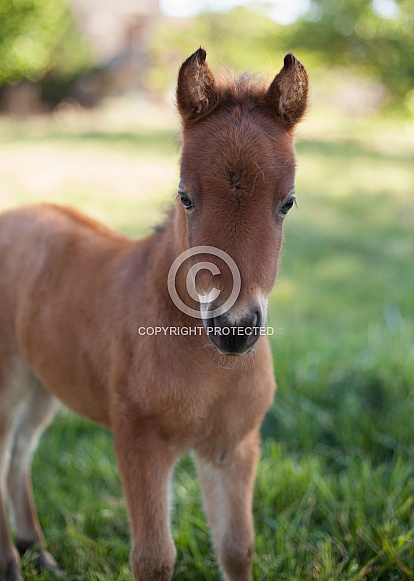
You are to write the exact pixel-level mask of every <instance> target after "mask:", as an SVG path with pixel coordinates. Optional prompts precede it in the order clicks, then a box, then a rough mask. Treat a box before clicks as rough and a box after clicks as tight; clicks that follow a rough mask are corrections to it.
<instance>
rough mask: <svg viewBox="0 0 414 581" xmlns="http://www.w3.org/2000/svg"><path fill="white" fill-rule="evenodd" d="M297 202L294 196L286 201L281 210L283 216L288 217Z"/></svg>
mask: <svg viewBox="0 0 414 581" xmlns="http://www.w3.org/2000/svg"><path fill="white" fill-rule="evenodd" d="M295 201H296V196H293V195H292V196H290V198H288V199H287V200H286V202H285V203H284V204H283V206H281V208H280V210H279V211H280V212H281V213H282V214H285V215H286V214H287V213H288V212H289V210H290V209H291V208H292V206H293V204H294V203H295Z"/></svg>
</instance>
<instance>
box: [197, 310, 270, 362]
mask: <svg viewBox="0 0 414 581" xmlns="http://www.w3.org/2000/svg"><path fill="white" fill-rule="evenodd" d="M204 325H205V328H206V332H207V335H208V336H209V338H210V339H211V341H212V343H213V344H214V345H215V346H216V347H217V349H218V350H219V351H220V352H221V353H226V354H228V355H243V354H244V353H247V352H248V351H250V349H251V348H252V347H253V345H254V344H255V343H256V341H257V339H258V338H259V337H260V330H261V325H262V313H261V310H259V309H256V310H254V311H250V312H249V313H248V314H247V315H244V316H243V317H242V318H241V319H240V320H239V321H234V322H230V321H229V318H228V316H227V314H223V315H220V316H218V317H214V318H209V319H206V320H205V321H204Z"/></svg>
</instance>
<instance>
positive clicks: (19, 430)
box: [7, 378, 58, 570]
mask: <svg viewBox="0 0 414 581" xmlns="http://www.w3.org/2000/svg"><path fill="white" fill-rule="evenodd" d="M56 407H57V400H56V398H55V397H54V396H53V395H52V394H50V393H49V392H48V391H47V390H46V389H44V387H43V386H42V385H41V384H40V383H39V381H38V380H37V379H35V378H31V386H30V392H29V393H28V395H27V397H26V399H25V400H24V401H23V403H22V405H21V408H20V410H19V414H18V416H17V418H16V421H15V424H14V426H13V433H12V441H11V449H10V453H11V458H10V465H9V471H8V475H7V484H8V492H9V500H10V504H11V509H12V515H13V521H14V527H15V535H16V546H17V548H18V550H19V552H20V554H22V555H23V554H24V553H25V552H26V551H27V550H29V549H31V548H33V547H34V548H35V550H36V555H37V559H36V568H37V569H38V570H40V569H43V568H45V567H49V568H52V569H55V570H57V569H58V566H57V564H56V561H55V560H54V559H53V557H52V556H51V555H50V554H49V553H48V552H47V551H46V549H45V548H44V547H43V541H44V538H43V533H42V529H41V527H40V524H39V521H38V518H37V514H36V507H35V503H34V499H33V493H32V486H31V478H30V463H31V458H32V455H33V452H34V450H35V448H36V445H37V442H38V440H39V437H40V436H41V434H42V431H43V430H44V428H45V427H46V425H47V424H48V423H49V421H50V420H51V419H52V417H53V415H54V412H55V410H56Z"/></svg>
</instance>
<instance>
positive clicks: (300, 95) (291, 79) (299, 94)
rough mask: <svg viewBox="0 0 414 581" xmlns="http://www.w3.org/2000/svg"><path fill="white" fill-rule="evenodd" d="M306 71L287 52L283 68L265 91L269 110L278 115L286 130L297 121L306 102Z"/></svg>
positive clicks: (303, 111) (304, 108)
mask: <svg viewBox="0 0 414 581" xmlns="http://www.w3.org/2000/svg"><path fill="white" fill-rule="evenodd" d="M308 87H309V83H308V73H307V72H306V69H305V67H304V66H303V65H302V63H300V62H299V61H298V59H297V58H296V57H295V56H293V54H291V53H289V54H287V55H286V56H285V60H284V63H283V69H282V70H281V71H280V72H279V73H278V74H277V75H276V77H275V78H274V79H273V82H272V84H271V85H270V87H269V89H268V91H267V93H266V102H267V105H268V107H269V108H270V110H271V111H272V112H273V113H274V114H275V115H277V116H278V117H280V119H281V120H282V123H283V125H284V126H285V127H286V129H287V130H290V129H292V128H293V127H294V126H295V125H296V123H298V122H299V121H300V120H301V118H302V117H303V114H304V113H305V110H306V105H307V102H308Z"/></svg>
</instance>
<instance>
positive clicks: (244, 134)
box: [177, 48, 308, 355]
mask: <svg viewBox="0 0 414 581" xmlns="http://www.w3.org/2000/svg"><path fill="white" fill-rule="evenodd" d="M205 59H206V52H205V51H204V50H203V49H201V48H200V49H199V50H198V51H197V52H195V53H194V54H193V55H191V56H190V57H189V58H188V59H187V60H186V61H185V62H184V63H183V65H182V66H181V69H180V72H179V77H178V85H177V104H178V109H179V112H180V114H181V118H182V124H183V150H182V157H181V175H180V184H179V190H178V193H179V198H180V202H179V205H180V208H179V209H178V212H179V215H178V220H179V224H180V230H181V231H182V232H183V233H185V238H186V244H188V248H193V247H198V246H211V247H215V248H217V249H219V251H224V252H225V253H226V254H228V255H229V256H230V257H231V259H233V260H234V262H235V264H236V265H237V269H238V271H239V273H240V281H241V286H240V291H239V292H238V293H236V294H237V295H238V296H237V298H236V300H235V302H234V304H232V306H231V307H230V308H229V309H227V305H226V304H225V303H226V301H227V299H229V298H230V294H231V291H232V289H233V287H234V284H235V282H236V283H237V281H235V275H234V272H231V270H230V269H229V267H228V265H227V266H226V265H225V264H223V260H222V257H220V256H215V255H213V254H211V253H210V252H207V251H206V252H203V253H202V254H199V255H198V256H197V257H196V258H194V257H193V262H195V263H197V261H198V262H200V261H202V262H204V265H203V264H201V265H199V266H200V268H199V270H198V274H197V276H196V279H195V288H196V291H197V293H198V295H199V297H200V310H201V314H202V319H203V323H204V326H205V328H206V330H207V333H208V334H209V337H210V339H211V340H212V342H213V344H214V345H215V347H216V348H217V350H218V351H219V352H221V353H224V354H229V355H230V354H233V355H243V354H244V353H247V352H248V351H249V350H251V348H252V347H253V345H254V343H255V341H256V340H257V338H258V336H259V329H260V327H261V326H262V325H264V323H265V319H266V312H267V301H268V296H269V294H270V292H271V290H272V287H273V285H274V283H275V279H276V274H277V268H278V260H279V253H280V248H281V242H282V226H283V221H284V219H285V217H286V215H287V213H288V212H289V210H290V208H291V207H292V206H293V205H294V203H295V188H294V178H295V156H294V148H293V137H292V133H293V128H294V126H295V125H296V123H298V121H299V120H300V119H301V117H302V116H303V114H304V112H305V109H306V103H307V94H308V76H307V73H306V71H305V69H304V67H303V66H302V64H301V63H300V62H299V61H298V60H297V59H296V58H295V57H294V56H293V55H291V54H288V55H287V56H286V57H285V60H284V66H283V68H282V69H281V71H280V72H279V74H278V75H277V76H276V77H275V78H274V80H273V82H272V83H271V84H270V86H269V87H265V86H263V84H261V83H256V82H254V80H253V79H252V77H251V76H247V75H244V76H242V77H240V78H238V79H233V80H232V81H231V82H229V81H227V82H226V83H224V84H222V85H220V84H218V83H216V81H215V79H214V77H213V75H212V73H211V71H210V69H209V67H208V65H207V63H206V61H205ZM206 259H208V261H209V262H210V267H209V268H210V270H209V268H206V267H205V261H206ZM211 265H213V266H211ZM214 267H217V268H214ZM218 270H219V271H220V274H217V273H218ZM236 290H237V289H236ZM233 300H234V297H233ZM230 302H233V301H230ZM223 311H224V312H223ZM251 327H253V328H255V330H253V331H250V328H251Z"/></svg>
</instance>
